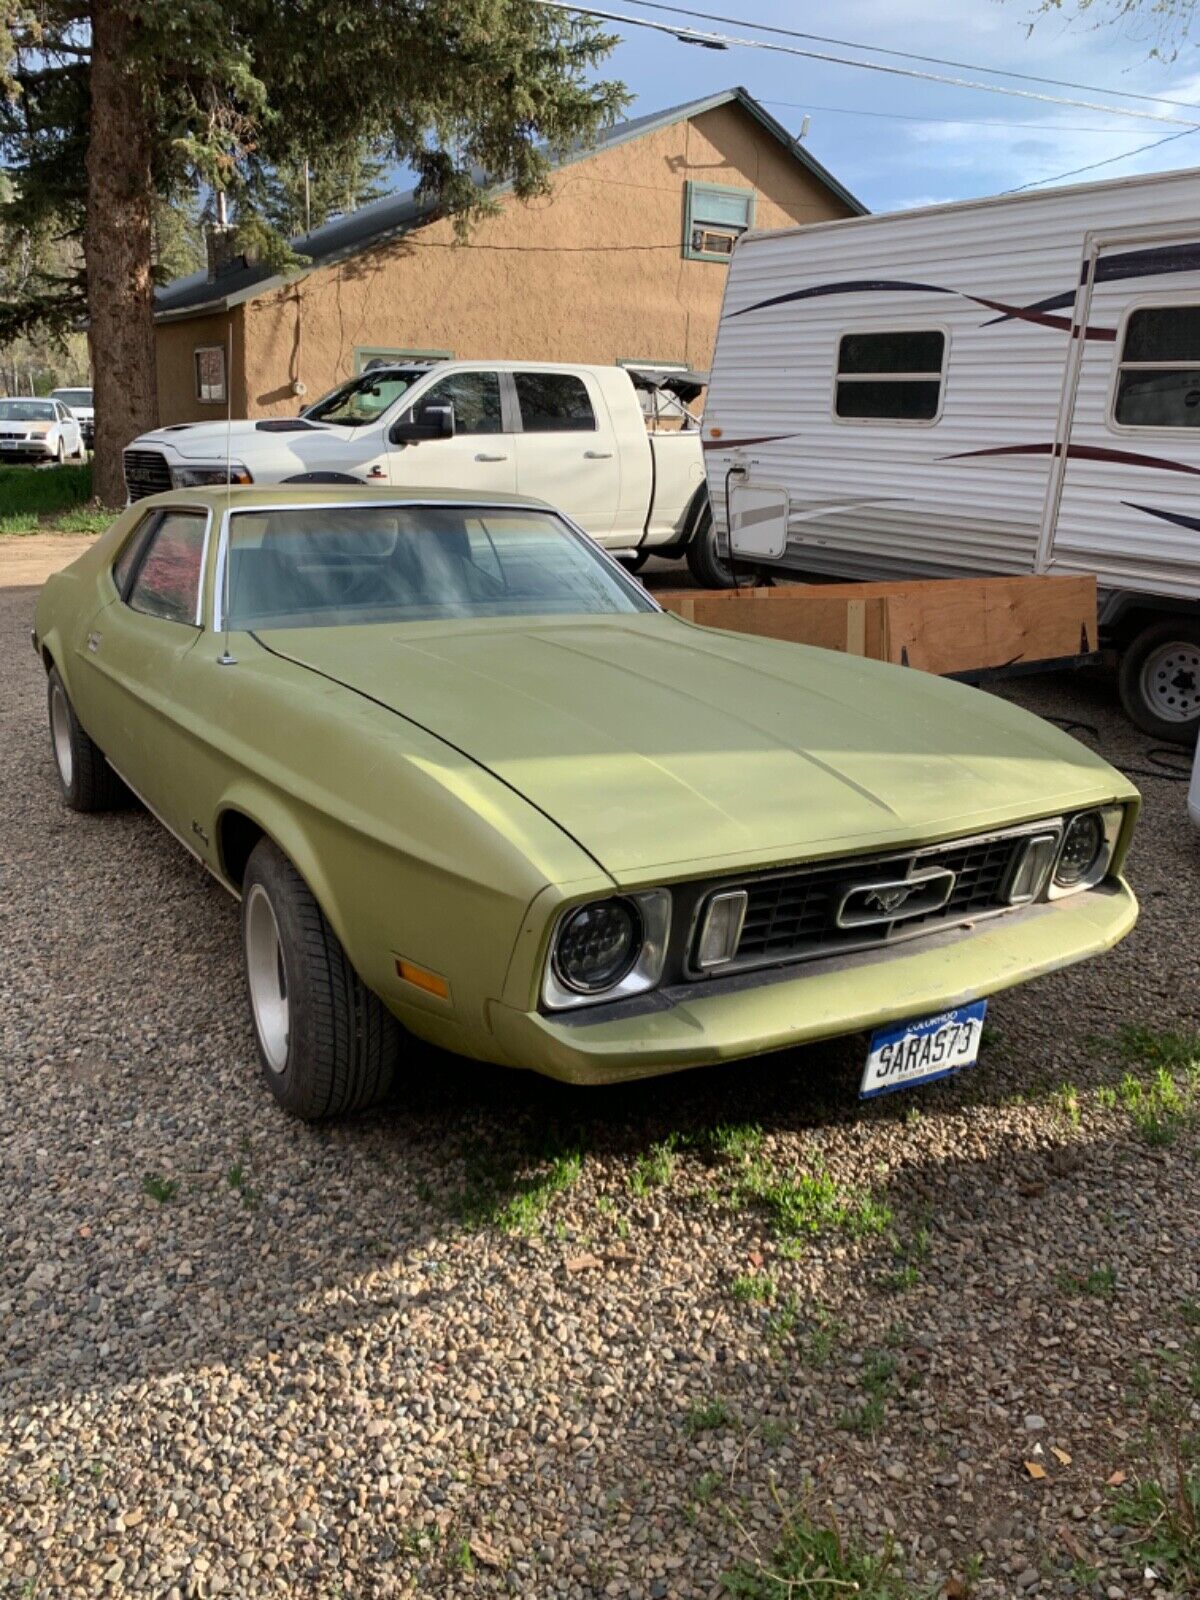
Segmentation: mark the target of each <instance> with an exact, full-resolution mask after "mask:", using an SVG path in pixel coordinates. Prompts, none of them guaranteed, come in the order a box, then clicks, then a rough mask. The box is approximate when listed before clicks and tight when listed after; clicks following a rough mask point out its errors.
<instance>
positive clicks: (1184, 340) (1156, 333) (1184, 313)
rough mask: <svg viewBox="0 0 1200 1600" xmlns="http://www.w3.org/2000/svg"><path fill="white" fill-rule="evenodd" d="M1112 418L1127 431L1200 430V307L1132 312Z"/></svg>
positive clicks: (1127, 329)
mask: <svg viewBox="0 0 1200 1600" xmlns="http://www.w3.org/2000/svg"><path fill="white" fill-rule="evenodd" d="M1113 419H1114V421H1116V422H1118V423H1119V424H1120V425H1121V426H1122V427H1125V428H1200V305H1197V306H1142V307H1140V308H1139V309H1138V310H1137V311H1132V312H1130V315H1129V321H1128V322H1127V323H1126V324H1125V343H1124V345H1123V347H1122V349H1121V362H1120V366H1119V368H1118V371H1117V397H1116V401H1115V403H1114V405H1113Z"/></svg>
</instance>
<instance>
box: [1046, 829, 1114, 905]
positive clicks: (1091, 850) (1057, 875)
mask: <svg viewBox="0 0 1200 1600" xmlns="http://www.w3.org/2000/svg"><path fill="white" fill-rule="evenodd" d="M1104 847H1105V837H1104V820H1103V818H1102V817H1101V816H1100V813H1099V812H1098V811H1084V812H1082V813H1081V814H1080V815H1079V816H1077V817H1073V818H1072V820H1071V821H1070V822H1068V824H1067V831H1066V833H1065V835H1064V836H1063V842H1062V849H1061V850H1060V851H1059V853H1058V865H1057V866H1056V867H1055V869H1054V881H1055V883H1057V884H1058V885H1060V887H1062V888H1064V889H1069V888H1071V887H1073V885H1075V884H1077V883H1082V882H1083V880H1084V879H1085V878H1086V877H1087V876H1088V874H1089V873H1090V872H1091V871H1092V870H1093V868H1094V867H1095V865H1096V862H1097V861H1098V860H1099V857H1100V852H1101V851H1102V850H1103V849H1104Z"/></svg>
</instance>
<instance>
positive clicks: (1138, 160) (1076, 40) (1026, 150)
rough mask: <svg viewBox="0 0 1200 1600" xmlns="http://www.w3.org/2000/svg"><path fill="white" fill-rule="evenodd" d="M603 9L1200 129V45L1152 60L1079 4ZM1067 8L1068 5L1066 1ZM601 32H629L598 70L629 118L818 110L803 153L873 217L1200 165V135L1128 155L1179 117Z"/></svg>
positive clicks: (716, 2) (1012, 0) (712, 4)
mask: <svg viewBox="0 0 1200 1600" xmlns="http://www.w3.org/2000/svg"><path fill="white" fill-rule="evenodd" d="M596 3H597V4H599V5H601V6H602V7H603V8H604V9H606V10H611V11H614V12H624V13H626V14H627V15H641V16H644V17H651V18H654V19H655V20H657V21H662V22H668V23H671V24H672V25H677V26H679V27H681V28H684V29H686V28H687V27H688V26H689V25H690V26H692V27H694V28H696V29H698V30H705V31H709V32H714V33H725V34H749V33H750V31H751V30H750V26H749V25H750V24H751V23H752V22H760V23H767V24H770V25H772V26H776V27H783V28H794V29H803V30H805V31H807V32H810V33H820V34H825V35H833V36H836V37H837V38H838V39H842V40H851V41H857V42H859V43H860V44H864V45H865V44H867V43H869V44H871V45H874V46H877V47H891V48H893V49H896V50H907V51H917V52H921V53H925V54H928V55H931V56H941V57H943V58H947V57H949V58H953V59H954V60H956V61H960V62H968V63H974V64H977V65H978V66H980V67H983V66H989V67H996V68H1001V67H1002V68H1007V69H1009V70H1012V71H1015V72H1024V73H1036V74H1040V75H1043V76H1046V77H1052V78H1060V77H1061V78H1067V79H1071V80H1073V81H1074V82H1076V83H1083V84H1088V85H1091V86H1093V87H1094V88H1100V89H1103V90H1114V89H1116V90H1123V91H1125V92H1126V93H1133V92H1136V93H1141V94H1147V95H1153V96H1156V97H1163V98H1165V99H1167V100H1170V101H1172V102H1177V103H1176V104H1173V105H1170V106H1162V105H1153V104H1146V103H1145V102H1142V101H1138V100H1133V99H1121V98H1116V97H1110V96H1109V95H1108V94H1104V93H1095V92H1091V91H1090V90H1080V89H1072V88H1058V87H1054V86H1051V85H1044V84H1036V83H1022V82H1020V81H1019V80H1010V79H1003V78H994V77H993V78H990V79H989V80H988V81H990V82H994V83H1002V84H1008V85H1010V86H1011V87H1013V88H1021V89H1024V90H1028V91H1031V92H1034V93H1039V94H1046V95H1050V96H1059V97H1062V98H1064V99H1068V100H1077V101H1087V102H1091V103H1093V104H1096V103H1098V104H1101V105H1110V106H1120V107H1124V108H1126V109H1127V110H1133V111H1145V112H1149V113H1152V114H1154V115H1155V116H1167V117H1171V116H1174V117H1177V118H1180V119H1182V120H1183V121H1184V122H1188V121H1192V120H1194V121H1196V122H1200V51H1198V50H1197V49H1196V47H1195V46H1194V45H1193V46H1192V48H1191V50H1190V51H1186V52H1181V53H1180V55H1179V57H1178V59H1176V60H1175V61H1174V62H1167V61H1164V60H1161V59H1154V57H1153V55H1152V50H1153V45H1154V39H1153V37H1152V36H1151V35H1150V34H1149V33H1148V32H1147V31H1146V29H1145V27H1144V26H1143V27H1142V28H1141V30H1140V31H1139V30H1138V28H1137V26H1136V25H1128V24H1126V25H1123V26H1122V27H1120V28H1118V27H1115V26H1097V25H1096V24H1095V23H1094V22H1092V21H1090V20H1089V21H1084V22H1081V21H1078V20H1072V19H1071V17H1070V15H1069V13H1068V15H1066V16H1064V15H1063V13H1062V12H1057V11H1056V12H1051V13H1042V12H1039V10H1038V8H1037V4H1036V0H1034V3H1032V4H1031V3H1030V0H839V3H838V4H837V5H831V4H828V3H826V4H817V3H815V0H673V3H674V4H677V5H689V4H691V5H694V6H696V7H697V8H698V9H699V10H701V11H707V12H711V13H720V14H721V15H723V16H726V17H730V18H736V19H738V20H737V22H730V23H717V22H706V21H701V20H699V19H695V20H691V21H690V22H689V19H688V18H685V17H676V16H671V15H668V14H666V13H664V12H661V11H653V10H651V9H649V7H647V6H643V5H640V4H639V3H638V0H596ZM1070 3H1071V0H1064V4H1065V6H1066V7H1068V8H1069V6H1070ZM1150 4H1151V0H1143V8H1144V10H1145V11H1149V9H1150ZM1031 23H1032V29H1031V26H1030V25H1031ZM605 26H606V28H609V29H611V30H612V31H614V32H618V33H621V34H622V36H623V37H622V41H621V43H620V44H619V45H618V46H617V48H616V49H615V50H614V51H613V53H612V55H611V56H610V57H609V58H608V60H607V62H606V63H605V64H604V66H603V68H602V75H603V76H605V77H616V78H620V79H621V80H622V81H623V82H624V83H625V84H626V86H627V88H628V89H629V90H630V91H631V92H632V93H633V94H634V95H635V96H636V99H635V101H634V104H633V106H632V107H631V108H630V112H629V115H631V116H641V115H645V114H646V113H648V112H651V111H655V110H659V109H661V108H663V107H665V106H670V105H675V104H678V103H679V102H680V101H682V100H686V99H692V98H698V97H699V96H701V95H704V94H709V93H712V92H713V91H715V90H718V89H726V88H730V87H732V86H733V85H734V84H741V85H743V86H744V87H745V88H746V89H748V90H749V91H750V93H751V94H752V95H754V97H755V98H756V99H758V100H760V101H762V103H763V104H764V105H765V106H766V107H767V109H768V110H769V111H770V112H771V113H772V114H773V115H774V116H775V117H776V118H777V119H778V120H779V121H780V122H782V123H783V125H784V126H785V127H786V128H788V129H789V130H790V131H791V132H792V133H793V134H795V133H799V131H800V128H801V124H802V122H803V119H804V115H805V113H806V112H807V113H808V115H809V118H810V121H809V129H808V132H807V134H806V136H805V145H806V147H807V148H808V149H809V150H810V151H811V152H812V154H813V155H814V156H816V157H817V159H818V160H819V161H821V162H823V163H824V165H825V166H826V167H828V168H829V170H830V171H831V172H832V173H833V174H834V175H835V176H836V177H837V178H839V179H840V180H841V182H842V183H843V184H845V186H846V187H847V188H848V189H849V190H850V191H851V192H852V193H853V194H856V195H857V196H858V197H859V199H860V200H862V201H863V202H864V203H865V204H866V205H867V207H868V208H869V209H870V210H872V211H892V210H897V209H899V208H901V207H907V206H915V205H930V204H933V203H935V202H937V201H941V200H960V199H969V198H971V197H973V196H976V195H986V194H997V193H999V192H1001V191H1002V190H1005V189H1012V188H1015V187H1017V186H1018V185H1023V184H1028V183H1030V182H1032V181H1035V180H1037V179H1050V178H1056V177H1057V176H1058V175H1059V174H1060V173H1067V172H1069V171H1070V169H1072V168H1076V167H1083V166H1087V165H1088V164H1090V163H1092V162H1099V161H1104V160H1106V158H1108V157H1112V156H1121V157H1123V159H1121V160H1120V161H1115V162H1113V163H1112V164H1111V165H1108V166H1103V167H1099V168H1097V169H1096V170H1095V171H1094V172H1087V173H1082V174H1079V175H1078V176H1075V177H1072V178H1070V179H1068V180H1066V181H1070V182H1074V183H1083V182H1089V181H1093V180H1099V179H1102V178H1119V177H1123V176H1128V175H1130V174H1133V173H1138V172H1159V171H1167V170H1170V169H1173V168H1179V167H1188V166H1200V130H1197V131H1196V132H1195V133H1185V134H1184V135H1183V137H1181V138H1178V139H1175V140H1172V142H1170V143H1168V144H1164V145H1162V146H1161V147H1160V148H1159V149H1155V150H1148V151H1145V152H1144V153H1142V154H1140V155H1126V152H1129V151H1133V150H1135V149H1137V147H1138V146H1142V145H1149V144H1151V143H1153V142H1154V141H1155V140H1160V139H1165V138H1167V137H1168V136H1169V135H1171V134H1173V133H1182V132H1183V130H1182V129H1181V128H1180V127H1178V126H1177V125H1176V124H1174V123H1170V122H1166V123H1164V122H1158V121H1149V120H1144V119H1143V118H1141V117H1132V116H1121V115H1112V114H1109V113H1108V112H1107V111H1105V110H1101V111H1095V110H1091V109H1083V108H1080V107H1078V106H1062V105H1055V104H1048V103H1045V102H1043V101H1039V100H1032V99H1019V98H1014V97H1010V96H1009V95H1006V94H1004V95H1002V94H990V93H984V92H983V91H981V90H976V89H966V88H955V87H951V86H949V85H946V84H940V83H926V82H920V81H918V80H916V79H913V78H903V77H894V76H890V75H887V74H884V73H880V72H868V71H862V70H859V69H856V68H850V67H843V66H835V65H832V64H830V63H826V62H821V61H809V60H803V59H801V58H799V57H796V56H790V55H781V54H775V53H772V52H769V51H766V50H752V49H743V48H737V47H731V48H729V49H727V50H708V49H702V48H699V47H698V46H696V45H689V44H683V43H680V42H678V41H677V40H675V39H673V38H669V37H667V36H665V35H661V34H655V33H651V32H649V31H648V30H644V29H641V28H634V27H627V26H626V27H622V25H621V24H620V23H606V24H605ZM759 37H762V38H765V39H771V38H772V36H771V35H769V34H765V35H759ZM777 42H779V43H784V44H793V43H794V44H797V45H799V46H801V47H802V48H812V49H813V50H825V51H830V52H832V53H836V54H842V55H859V56H863V57H869V59H872V60H875V61H879V62H884V63H888V64H891V65H899V66H908V67H911V68H913V69H915V70H917V71H928V72H936V73H944V74H946V75H947V76H950V77H959V78H976V77H981V76H984V75H983V74H978V73H975V72H972V71H963V70H961V69H956V68H953V67H940V66H932V65H927V64H925V63H921V62H915V61H914V62H902V61H897V60H896V59H895V58H894V57H889V56H886V55H882V54H879V53H877V52H876V53H871V52H868V51H866V50H846V49H839V48H838V47H837V46H835V45H825V44H819V43H811V44H809V43H808V42H806V41H801V40H787V39H779V40H777ZM881 113H887V114H886V115H882V114H881ZM1198 198H1200V196H1198Z"/></svg>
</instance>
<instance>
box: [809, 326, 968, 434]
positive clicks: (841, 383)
mask: <svg viewBox="0 0 1200 1600" xmlns="http://www.w3.org/2000/svg"><path fill="white" fill-rule="evenodd" d="M945 359H946V335H945V334H944V333H942V332H940V331H939V330H937V329H929V330H925V329H917V330H913V329H906V330H904V331H900V332H895V333H844V334H843V335H842V338H841V341H840V343H839V344H838V364H837V379H836V384H837V389H836V400H835V405H834V410H835V412H836V414H837V415H838V416H839V417H847V418H851V419H853V420H855V421H864V420H875V421H879V422H932V421H933V420H934V419H935V418H936V416H937V414H938V408H939V406H940V405H941V400H942V377H943V370H944V365H945Z"/></svg>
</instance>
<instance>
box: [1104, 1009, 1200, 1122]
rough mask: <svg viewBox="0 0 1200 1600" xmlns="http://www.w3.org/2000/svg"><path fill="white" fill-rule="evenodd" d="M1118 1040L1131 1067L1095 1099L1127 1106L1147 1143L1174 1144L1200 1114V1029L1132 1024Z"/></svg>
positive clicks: (1124, 1107) (1111, 1104) (1128, 1112)
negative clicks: (1182, 1030)
mask: <svg viewBox="0 0 1200 1600" xmlns="http://www.w3.org/2000/svg"><path fill="white" fill-rule="evenodd" d="M1117 1045H1118V1048H1119V1050H1120V1053H1121V1056H1122V1058H1123V1059H1124V1060H1125V1061H1126V1062H1128V1063H1129V1064H1130V1069H1131V1070H1130V1071H1128V1072H1126V1073H1125V1075H1124V1077H1123V1078H1122V1079H1121V1081H1120V1083H1119V1084H1117V1086H1116V1088H1115V1089H1114V1088H1107V1087H1106V1088H1103V1089H1101V1090H1099V1091H1098V1093H1097V1096H1096V1098H1097V1100H1098V1101H1099V1103H1100V1104H1101V1105H1102V1106H1105V1107H1107V1108H1108V1109H1109V1110H1116V1109H1117V1108H1118V1107H1120V1108H1121V1109H1122V1110H1124V1111H1125V1112H1126V1113H1127V1114H1128V1115H1129V1118H1130V1120H1131V1121H1132V1122H1133V1125H1134V1127H1135V1128H1136V1129H1137V1130H1138V1132H1139V1133H1140V1134H1141V1136H1142V1138H1143V1139H1144V1140H1145V1141H1146V1143H1147V1144H1149V1145H1155V1146H1163V1145H1171V1144H1174V1143H1175V1141H1176V1140H1177V1139H1178V1137H1179V1135H1180V1134H1181V1133H1182V1132H1183V1131H1184V1130H1185V1129H1186V1128H1190V1127H1192V1126H1194V1125H1195V1123H1196V1121H1197V1117H1198V1115H1200V1035H1197V1034H1193V1033H1171V1032H1168V1033H1158V1032H1156V1031H1155V1030H1153V1029H1151V1028H1144V1027H1140V1026H1133V1027H1128V1028H1124V1029H1122V1031H1121V1032H1120V1034H1119V1035H1118V1036H1117Z"/></svg>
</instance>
